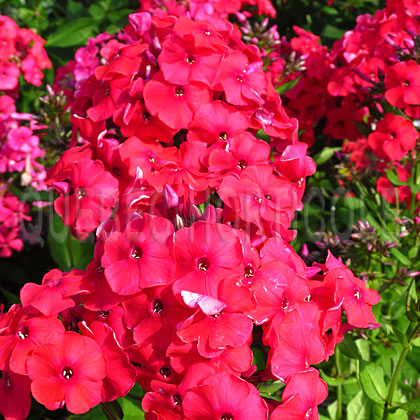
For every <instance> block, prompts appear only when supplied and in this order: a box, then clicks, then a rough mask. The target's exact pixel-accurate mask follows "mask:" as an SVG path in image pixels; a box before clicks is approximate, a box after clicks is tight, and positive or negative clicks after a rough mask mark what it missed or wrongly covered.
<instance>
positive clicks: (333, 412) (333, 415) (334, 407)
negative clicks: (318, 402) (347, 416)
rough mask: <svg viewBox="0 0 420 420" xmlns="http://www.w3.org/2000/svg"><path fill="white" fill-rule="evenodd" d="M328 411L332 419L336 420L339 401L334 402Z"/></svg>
mask: <svg viewBox="0 0 420 420" xmlns="http://www.w3.org/2000/svg"><path fill="white" fill-rule="evenodd" d="M327 411H328V414H329V415H330V417H331V418H333V419H335V418H336V413H337V401H334V402H333V403H332V404H330V405H329V406H328V407H327Z"/></svg>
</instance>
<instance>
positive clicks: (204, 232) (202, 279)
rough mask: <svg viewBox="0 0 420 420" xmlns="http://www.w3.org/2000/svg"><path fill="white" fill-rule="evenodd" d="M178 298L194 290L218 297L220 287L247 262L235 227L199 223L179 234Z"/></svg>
mask: <svg viewBox="0 0 420 420" xmlns="http://www.w3.org/2000/svg"><path fill="white" fill-rule="evenodd" d="M174 256H175V261H176V273H175V278H178V279H179V280H177V281H176V282H175V283H174V292H175V295H177V296H180V294H181V291H190V292H194V293H199V294H202V295H206V296H217V290H218V284H219V282H220V280H222V278H223V277H224V276H226V275H227V274H228V273H229V274H230V273H232V271H233V270H234V269H235V268H237V267H238V265H240V263H241V262H242V260H243V253H242V246H241V243H240V241H239V239H238V237H237V235H236V234H235V231H234V229H233V228H231V227H230V226H227V225H223V224H220V223H211V222H204V221H198V222H195V223H194V224H193V225H192V226H191V227H189V228H186V227H185V228H182V229H180V230H178V231H177V232H176V233H175V237H174Z"/></svg>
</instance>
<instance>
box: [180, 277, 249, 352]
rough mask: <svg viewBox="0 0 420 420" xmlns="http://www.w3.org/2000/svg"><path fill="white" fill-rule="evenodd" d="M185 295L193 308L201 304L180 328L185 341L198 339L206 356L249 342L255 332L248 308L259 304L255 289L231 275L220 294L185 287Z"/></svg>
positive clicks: (223, 283)
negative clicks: (256, 303) (205, 293)
mask: <svg viewBox="0 0 420 420" xmlns="http://www.w3.org/2000/svg"><path fill="white" fill-rule="evenodd" d="M181 295H182V298H183V299H184V302H185V304H186V305H188V306H189V307H191V308H197V309H198V308H199V309H200V311H198V312H196V313H195V314H194V315H193V316H191V317H190V318H188V319H187V320H186V321H185V322H184V323H183V324H182V327H181V328H180V330H179V331H178V333H177V334H178V336H179V337H180V338H181V340H182V341H184V342H187V343H188V342H192V341H196V340H198V344H197V349H198V352H199V353H200V355H201V356H203V357H210V358H211V357H217V356H220V354H221V353H222V351H223V350H224V349H226V348H229V347H239V346H242V345H243V344H245V343H247V341H248V340H249V338H250V336H251V333H252V327H253V324H252V320H251V318H250V317H249V316H248V315H246V312H248V311H250V310H251V309H252V308H253V307H255V300H254V298H253V294H252V292H251V290H250V289H249V288H248V287H247V286H244V285H242V284H241V283H240V282H239V281H238V276H231V277H228V278H227V279H226V280H224V281H223V282H221V283H220V285H219V291H218V295H217V297H212V296H208V295H201V294H199V293H194V292H189V291H182V292H181Z"/></svg>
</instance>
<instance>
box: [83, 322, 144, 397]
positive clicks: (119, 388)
mask: <svg viewBox="0 0 420 420" xmlns="http://www.w3.org/2000/svg"><path fill="white" fill-rule="evenodd" d="M79 328H80V331H81V332H82V334H83V335H84V336H86V337H90V338H92V339H93V340H95V341H96V343H98V344H99V346H100V347H101V349H102V351H103V354H104V356H105V359H106V365H107V371H106V376H105V378H104V379H103V388H102V397H101V402H107V401H113V400H115V399H117V398H120V397H124V396H125V395H127V393H128V392H129V391H130V389H131V388H132V387H133V385H134V381H135V379H136V369H135V368H134V366H133V365H132V364H131V363H130V360H129V358H128V356H127V355H126V354H125V353H124V351H123V350H122V348H121V346H120V345H119V343H118V341H117V340H116V338H115V335H114V331H113V330H112V328H111V327H110V326H109V325H107V324H105V323H103V322H100V321H93V322H92V323H90V324H89V326H88V325H87V324H86V323H84V322H83V323H80V324H79Z"/></svg>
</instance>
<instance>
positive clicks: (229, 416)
mask: <svg viewBox="0 0 420 420" xmlns="http://www.w3.org/2000/svg"><path fill="white" fill-rule="evenodd" d="M220 420H233V416H232V414H223V415H222V417H220Z"/></svg>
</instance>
